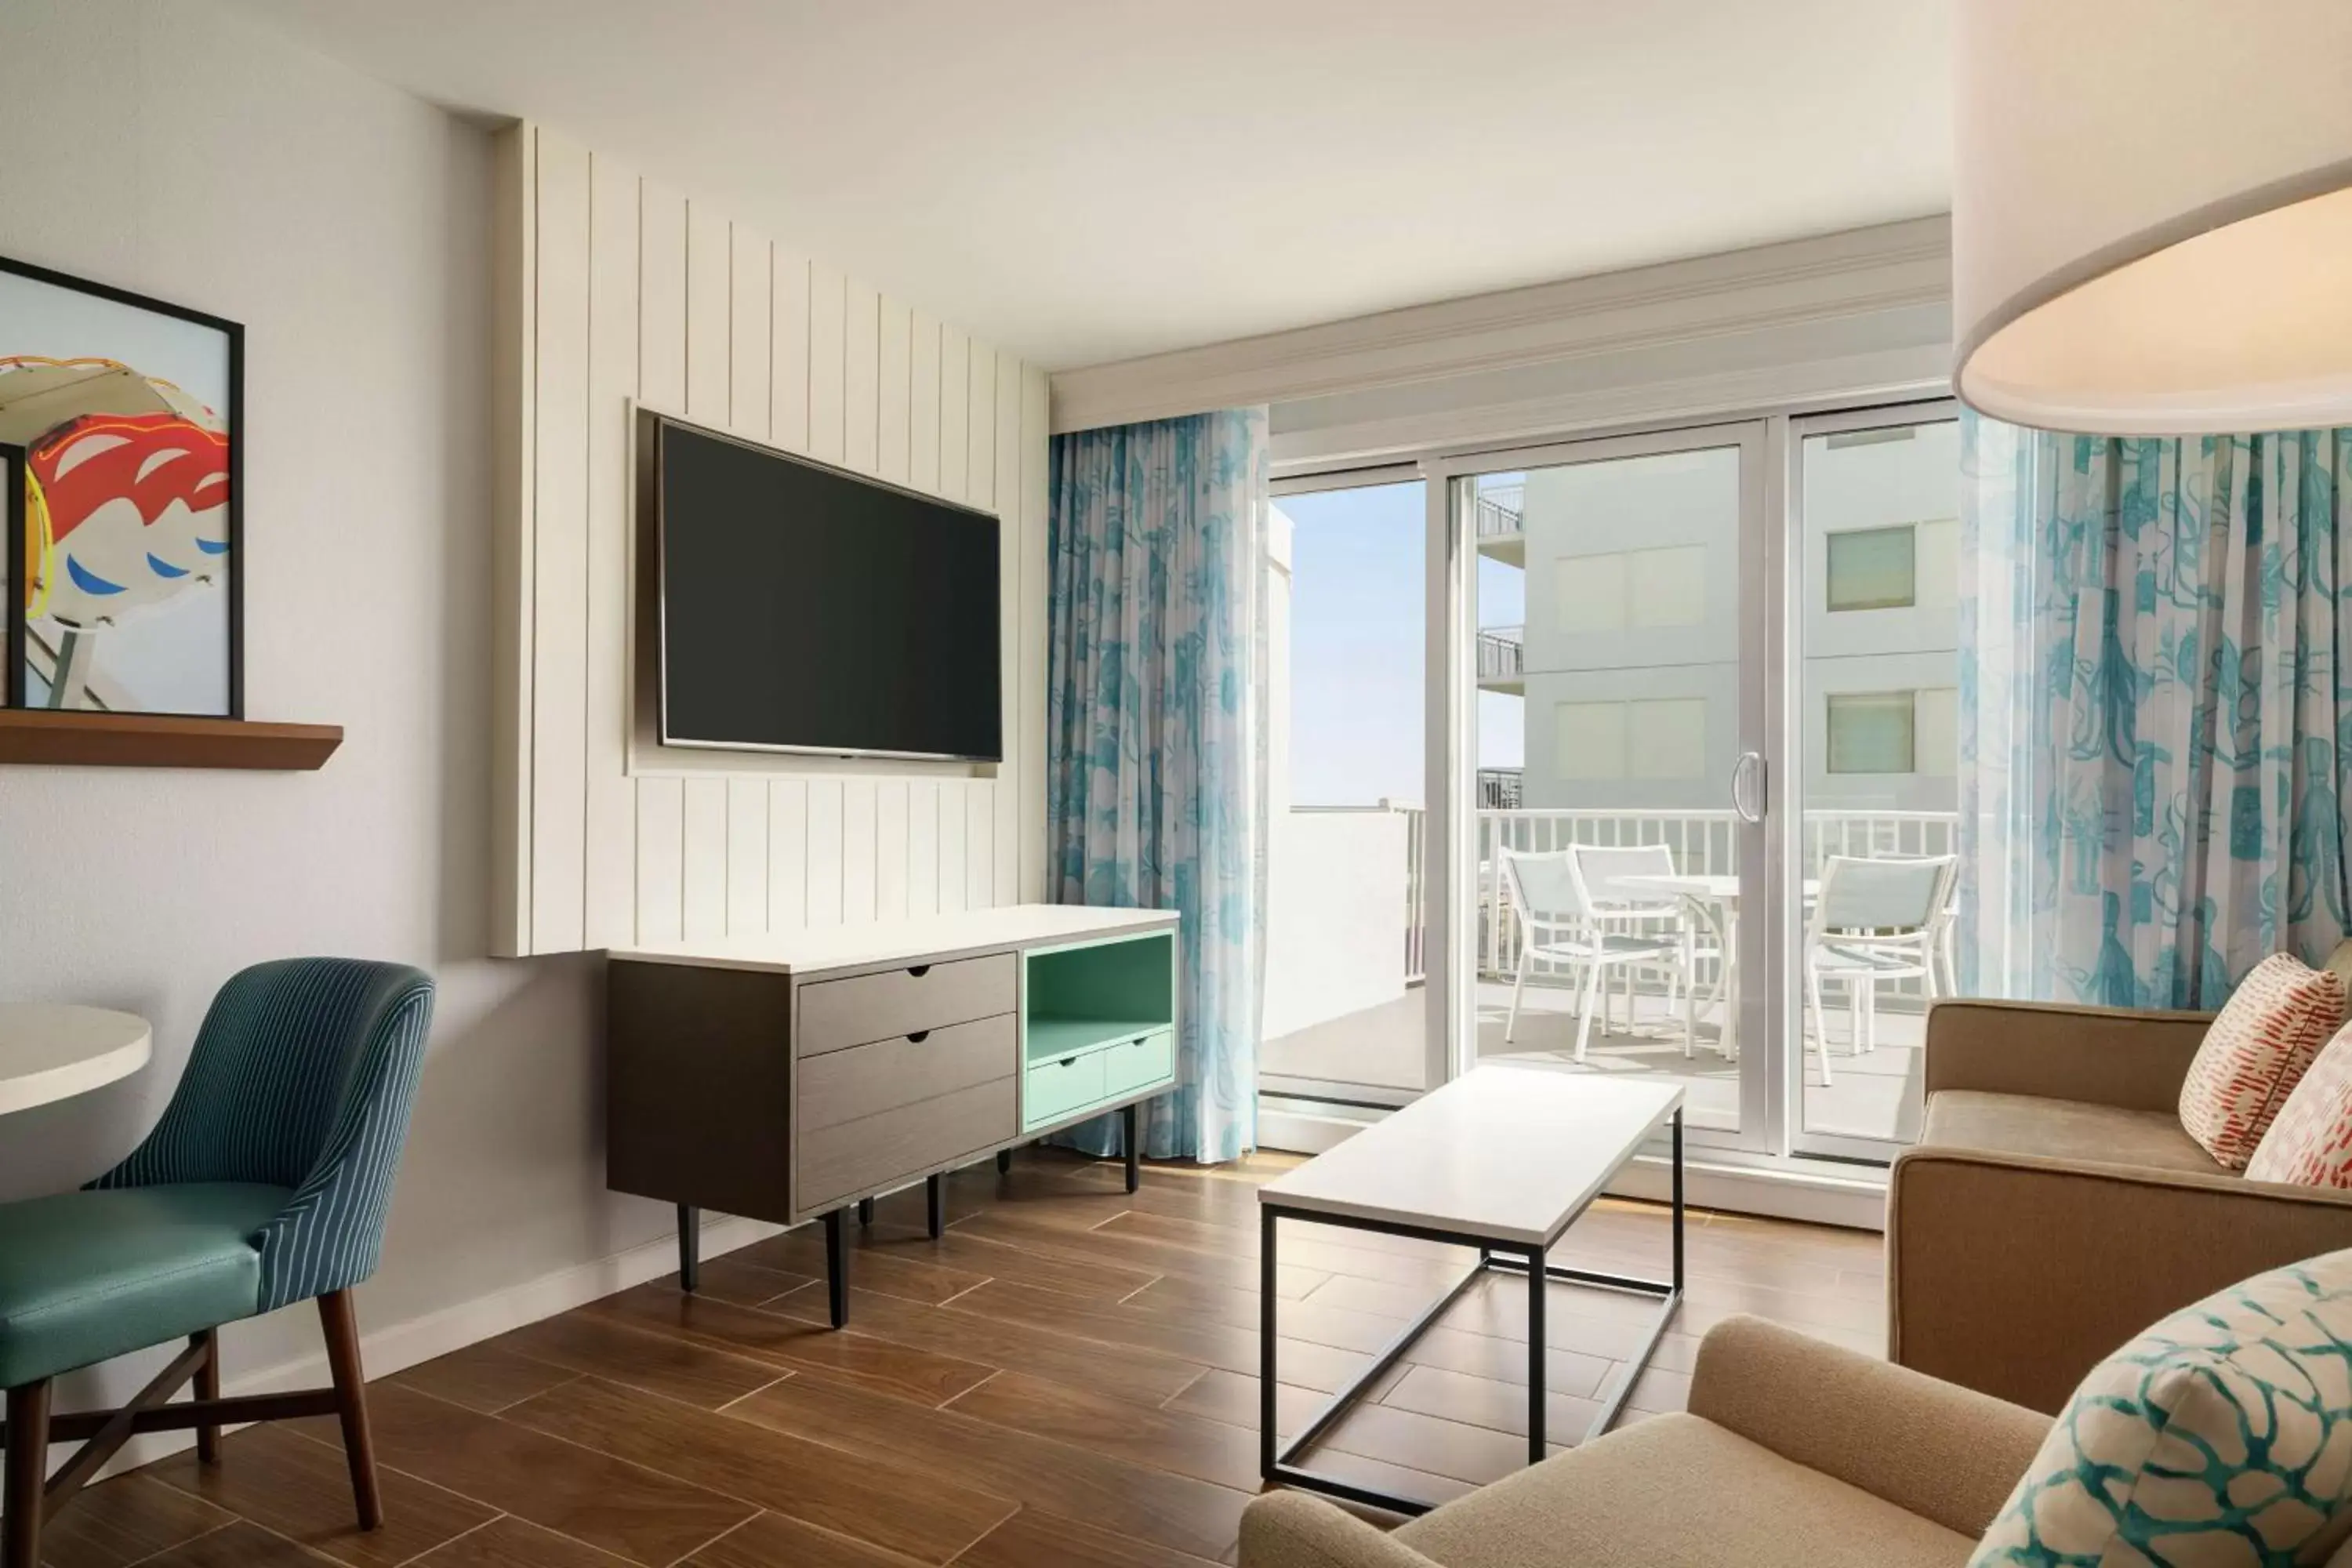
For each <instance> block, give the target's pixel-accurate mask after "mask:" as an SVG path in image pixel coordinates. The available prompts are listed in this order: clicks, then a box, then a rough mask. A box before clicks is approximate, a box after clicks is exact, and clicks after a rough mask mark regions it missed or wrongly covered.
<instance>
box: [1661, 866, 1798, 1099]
mask: <svg viewBox="0 0 2352 1568" xmlns="http://www.w3.org/2000/svg"><path fill="white" fill-rule="evenodd" d="M1615 880H1616V884H1617V886H1619V887H1621V888H1633V889H1639V890H1641V891H1643V892H1651V893H1670V894H1672V895H1673V896H1674V897H1675V898H1677V899H1680V900H1682V901H1683V903H1684V906H1685V908H1687V909H1688V910H1690V912H1691V913H1692V914H1693V915H1694V916H1696V918H1697V919H1698V921H1700V922H1701V923H1702V924H1703V925H1705V926H1706V929H1707V931H1708V932H1709V933H1710V934H1711V935H1712V936H1713V937H1714V938H1715V943H1716V952H1717V954H1718V955H1719V956H1718V958H1717V961H1716V981H1715V985H1714V987H1713V988H1712V989H1710V990H1709V991H1708V993H1707V995H1706V1001H1705V1002H1703V1003H1699V1004H1697V1007H1698V1009H1699V1010H1700V1011H1704V1010H1706V1008H1710V1007H1713V1006H1714V1005H1716V1004H1717V1002H1720V1003H1722V1004H1723V1028H1722V1032H1721V1033H1719V1034H1718V1035H1717V1037H1716V1047H1715V1048H1716V1049H1717V1050H1718V1051H1720V1052H1722V1053H1723V1054H1724V1055H1725V1056H1727V1057H1737V1056H1738V1054H1739V895H1740V891H1741V888H1740V881H1741V879H1739V878H1738V877H1731V876H1710V875H1693V876H1679V875H1678V876H1672V877H1666V876H1658V877H1619V878H1617V879H1615ZM1821 892H1822V885H1821V883H1820V882H1819V881H1817V880H1815V879H1812V878H1811V877H1808V878H1806V879H1805V882H1804V886H1803V889H1802V896H1803V899H1804V901H1805V907H1806V908H1807V909H1809V910H1810V909H1811V907H1812V903H1813V900H1815V899H1817V898H1819V897H1821Z"/></svg>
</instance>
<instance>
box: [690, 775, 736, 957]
mask: <svg viewBox="0 0 2352 1568" xmlns="http://www.w3.org/2000/svg"><path fill="white" fill-rule="evenodd" d="M683 854H684V856H685V860H686V873H685V896H686V915H685V920H686V928H685V929H686V937H687V940H688V941H689V942H698V941H700V940H701V939H703V938H705V937H716V936H724V935H726V934H727V781H726V780H725V779H723V778H718V777H703V778H690V779H688V780H687V781H686V826H685V844H684V849H683Z"/></svg>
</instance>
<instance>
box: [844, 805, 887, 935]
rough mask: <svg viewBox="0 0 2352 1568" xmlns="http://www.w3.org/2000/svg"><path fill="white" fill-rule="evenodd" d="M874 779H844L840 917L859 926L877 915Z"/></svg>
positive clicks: (879, 853)
mask: <svg viewBox="0 0 2352 1568" xmlns="http://www.w3.org/2000/svg"><path fill="white" fill-rule="evenodd" d="M876 795H877V790H876V788H875V781H874V780H873V779H871V778H868V777H865V776H863V775H861V776H859V777H856V778H847V779H844V780H842V781H841V918H842V919H843V920H844V921H846V922H848V923H849V924H851V925H860V924H864V923H866V922H867V921H872V920H873V918H874V910H875V907H876V905H877V901H878V900H877V890H876V883H877V881H878V880H879V875H880V863H881V858H882V857H881V849H880V847H879V846H878V845H877V842H876V836H877V833H878V832H879V829H880V822H879V820H878V819H879V812H878V810H877V800H876Z"/></svg>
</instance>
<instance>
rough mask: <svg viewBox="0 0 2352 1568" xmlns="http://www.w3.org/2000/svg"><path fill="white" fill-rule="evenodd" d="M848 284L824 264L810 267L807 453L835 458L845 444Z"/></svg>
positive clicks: (837, 457)
mask: <svg viewBox="0 0 2352 1568" xmlns="http://www.w3.org/2000/svg"><path fill="white" fill-rule="evenodd" d="M847 290H848V283H847V280H846V279H844V278H843V277H842V275H841V274H840V273H839V272H837V271H835V269H834V268H830V267H827V266H826V265H824V263H823V262H821V261H819V262H814V263H812V264H811V265H810V267H809V445H808V449H809V455H810V456H811V457H814V458H824V460H825V461H826V462H828V463H838V462H840V461H841V459H842V455H843V453H844V451H845V449H846V448H845V445H844V443H845V440H846V438H847V437H846V426H845V424H844V423H843V419H844V415H845V409H846V407H847V397H848V393H847V388H846V385H845V383H844V381H843V374H844V372H845V369H846V366H847V361H846V359H845V348H844V341H845V334H846V333H847V331H848V315H847V311H848V295H847Z"/></svg>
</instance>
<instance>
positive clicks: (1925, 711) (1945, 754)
mask: <svg viewBox="0 0 2352 1568" xmlns="http://www.w3.org/2000/svg"><path fill="white" fill-rule="evenodd" d="M1911 712H1912V724H1913V728H1914V731H1915V732H1914V733H1913V735H1912V738H1911V754H1912V760H1913V761H1914V762H1915V763H1916V764H1917V771H1918V772H1920V773H1927V774H1929V775H1931V776H1933V777H1936V778H1958V776H1959V773H1960V693H1959V689H1958V687H1952V686H1928V687H1923V688H1921V689H1920V690H1919V691H1918V693H1917V694H1916V697H1915V698H1914V699H1913V700H1912V708H1911Z"/></svg>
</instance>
